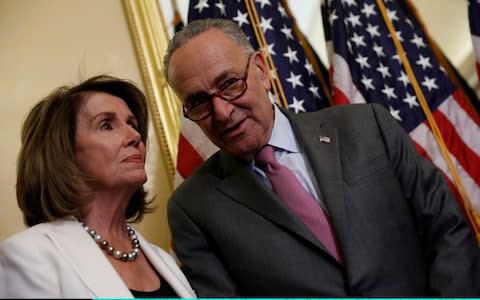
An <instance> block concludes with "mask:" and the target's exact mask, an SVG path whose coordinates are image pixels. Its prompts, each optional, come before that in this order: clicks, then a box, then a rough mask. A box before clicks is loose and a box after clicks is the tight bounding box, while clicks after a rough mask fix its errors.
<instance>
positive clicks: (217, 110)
mask: <svg viewBox="0 0 480 300" xmlns="http://www.w3.org/2000/svg"><path fill="white" fill-rule="evenodd" d="M234 109H235V107H234V104H233V103H231V102H229V101H226V100H224V99H222V98H221V97H219V96H213V99H212V114H213V118H214V119H215V120H216V121H219V122H225V121H228V120H229V119H230V115H231V114H232V111H233V110H234Z"/></svg>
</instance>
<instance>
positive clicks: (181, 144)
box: [177, 133, 203, 179]
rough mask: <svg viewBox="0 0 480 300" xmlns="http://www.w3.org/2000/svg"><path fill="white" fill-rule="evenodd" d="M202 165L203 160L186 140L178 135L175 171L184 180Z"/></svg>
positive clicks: (181, 135)
mask: <svg viewBox="0 0 480 300" xmlns="http://www.w3.org/2000/svg"><path fill="white" fill-rule="evenodd" d="M201 163H203V158H202V157H201V156H200V155H199V154H198V152H197V150H195V148H194V147H193V146H192V145H191V144H190V143H189V142H188V140H187V139H186V138H185V137H184V136H183V134H182V133H180V138H179V141H178V155H177V171H178V173H179V174H180V175H181V176H182V177H183V178H184V179H185V178H187V177H188V176H190V175H191V174H192V173H193V171H194V170H195V169H196V168H197V167H198V166H199V165H200V164H201Z"/></svg>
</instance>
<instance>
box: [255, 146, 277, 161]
mask: <svg viewBox="0 0 480 300" xmlns="http://www.w3.org/2000/svg"><path fill="white" fill-rule="evenodd" d="M255 160H256V161H257V162H259V163H262V164H265V165H269V164H272V163H275V162H276V161H277V160H276V159H275V153H274V149H273V147H272V146H270V145H266V146H264V147H263V148H262V149H260V151H259V152H258V153H257V156H256V157H255Z"/></svg>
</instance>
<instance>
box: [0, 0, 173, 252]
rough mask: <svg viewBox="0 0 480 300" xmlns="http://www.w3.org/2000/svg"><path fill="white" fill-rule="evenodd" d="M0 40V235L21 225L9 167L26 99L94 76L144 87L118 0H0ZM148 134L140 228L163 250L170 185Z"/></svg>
mask: <svg viewBox="0 0 480 300" xmlns="http://www.w3.org/2000/svg"><path fill="white" fill-rule="evenodd" d="M0 37H1V39H0V114H1V117H0V128H1V133H0V134H1V140H2V145H1V146H0V147H1V153H2V155H0V165H1V166H2V167H1V172H0V197H1V201H0V220H1V221H0V222H1V226H0V240H2V239H4V238H6V237H7V236H9V235H11V234H12V233H14V232H17V231H19V230H21V229H23V228H24V225H23V223H22V217H21V213H20V211H19V209H18V208H17V204H16V198H15V180H16V179H15V176H16V166H15V164H16V157H17V153H18V150H19V148H20V138H19V136H20V127H21V123H22V121H23V119H24V117H25V115H26V113H27V111H28V110H29V109H30V108H31V107H32V105H33V103H35V102H36V101H38V100H40V99H41V98H42V97H44V96H46V95H47V94H48V93H49V92H50V91H52V90H53V89H54V88H55V87H57V86H60V85H64V84H76V83H78V82H79V81H80V80H82V79H85V78H87V77H89V76H91V75H96V74H99V73H107V74H110V75H115V76H118V77H123V78H128V79H131V80H133V81H134V82H137V83H138V84H139V87H140V88H141V89H142V90H144V88H143V86H142V80H141V75H140V71H139V67H138V64H137V60H136V56H135V52H134V47H133V44H132V40H131V38H130V32H129V29H128V25H127V21H126V18H125V15H124V11H123V6H122V2H121V1H120V0H102V1H96V0H82V1H67V0H1V1H0ZM150 136H151V137H152V139H151V142H150V144H149V146H148V147H149V148H148V162H147V163H148V164H149V166H148V173H149V181H148V182H147V187H150V188H155V189H154V190H153V192H154V193H155V194H157V198H156V202H155V203H156V205H157V206H158V209H157V211H156V212H155V214H154V215H149V216H148V217H147V218H146V219H145V221H144V222H143V223H142V225H141V226H140V229H141V230H142V232H144V233H145V235H146V236H147V237H148V238H150V239H152V240H153V241H154V242H156V243H158V244H160V245H161V246H164V247H168V245H169V235H168V230H167V224H166V217H165V209H164V207H165V200H166V197H167V195H169V194H170V193H171V190H170V187H169V186H168V183H167V182H168V181H167V179H166V176H167V175H166V168H165V165H164V162H163V161H162V160H161V159H160V160H158V158H159V157H160V156H159V155H158V147H157V141H156V140H155V139H154V138H155V135H154V134H153V132H151V134H150ZM153 161H156V162H155V163H153ZM152 181H156V182H157V183H158V184H157V185H155V186H153V185H152V184H151V182H152Z"/></svg>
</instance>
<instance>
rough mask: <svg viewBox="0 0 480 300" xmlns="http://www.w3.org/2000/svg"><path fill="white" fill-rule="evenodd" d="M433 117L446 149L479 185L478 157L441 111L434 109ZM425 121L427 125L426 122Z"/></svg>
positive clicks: (479, 159) (479, 160)
mask: <svg viewBox="0 0 480 300" xmlns="http://www.w3.org/2000/svg"><path fill="white" fill-rule="evenodd" d="M433 117H434V119H435V122H436V123H437V126H438V129H439V130H440V132H441V133H442V136H443V139H444V141H445V145H446V146H447V148H448V151H450V153H451V154H452V155H453V156H455V159H456V160H457V162H458V163H459V164H460V165H461V166H462V167H463V169H464V170H465V171H466V172H467V173H468V174H469V176H470V177H471V178H472V179H473V180H474V181H475V183H476V184H477V185H480V169H479V168H478V166H479V165H480V158H479V157H478V156H477V155H476V153H475V152H473V151H472V150H471V149H470V148H469V147H468V146H467V145H465V143H464V142H463V140H462V139H461V138H460V136H459V135H458V132H457V131H456V130H455V128H454V127H453V125H452V123H450V121H449V120H448V119H447V118H446V117H445V115H444V114H443V113H442V112H441V111H439V110H436V111H434V112H433ZM425 123H426V125H427V126H429V124H428V122H425ZM429 128H430V126H429ZM430 129H431V128H430Z"/></svg>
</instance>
